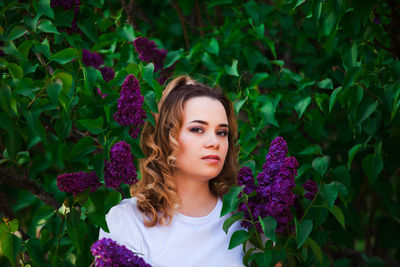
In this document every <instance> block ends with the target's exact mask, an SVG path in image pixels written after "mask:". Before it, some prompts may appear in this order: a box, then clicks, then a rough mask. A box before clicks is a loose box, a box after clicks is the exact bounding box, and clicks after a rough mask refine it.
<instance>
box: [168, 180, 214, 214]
mask: <svg viewBox="0 0 400 267" xmlns="http://www.w3.org/2000/svg"><path fill="white" fill-rule="evenodd" d="M174 178H175V179H176V184H177V187H178V195H179V198H180V199H181V203H180V204H181V205H180V207H179V209H178V212H179V213H181V214H183V215H186V216H190V217H203V216H206V215H207V214H209V213H210V212H211V211H212V210H213V209H214V208H215V205H216V204H217V201H218V197H216V196H214V195H213V194H212V193H211V192H210V188H209V186H208V181H202V180H196V179H190V178H188V177H184V176H183V175H180V174H178V173H176V174H174Z"/></svg>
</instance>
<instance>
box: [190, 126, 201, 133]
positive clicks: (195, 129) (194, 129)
mask: <svg viewBox="0 0 400 267" xmlns="http://www.w3.org/2000/svg"><path fill="white" fill-rule="evenodd" d="M190 131H191V132H193V133H202V132H203V129H202V128H199V127H194V128H192V129H190Z"/></svg>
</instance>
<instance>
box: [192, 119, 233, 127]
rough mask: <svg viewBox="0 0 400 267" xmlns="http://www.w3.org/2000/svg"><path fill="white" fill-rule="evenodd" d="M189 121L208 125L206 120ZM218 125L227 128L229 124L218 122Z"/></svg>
mask: <svg viewBox="0 0 400 267" xmlns="http://www.w3.org/2000/svg"><path fill="white" fill-rule="evenodd" d="M189 123H200V124H204V125H208V122H206V121H202V120H193V121H191V122H189ZM218 127H227V128H229V125H228V124H226V123H221V124H218Z"/></svg>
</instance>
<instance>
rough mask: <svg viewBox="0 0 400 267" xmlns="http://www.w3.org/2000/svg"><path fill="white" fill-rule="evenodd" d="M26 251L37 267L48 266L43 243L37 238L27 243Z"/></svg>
mask: <svg viewBox="0 0 400 267" xmlns="http://www.w3.org/2000/svg"><path fill="white" fill-rule="evenodd" d="M25 245H26V249H27V251H28V254H29V256H30V258H31V259H32V261H33V263H34V264H35V265H37V266H46V264H45V259H44V255H45V253H44V251H43V246H42V243H40V240H39V239H37V238H31V239H29V240H28V241H26V243H25Z"/></svg>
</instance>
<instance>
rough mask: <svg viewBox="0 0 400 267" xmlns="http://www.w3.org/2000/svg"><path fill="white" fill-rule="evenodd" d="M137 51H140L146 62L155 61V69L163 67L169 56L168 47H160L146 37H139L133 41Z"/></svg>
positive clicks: (140, 55)
mask: <svg viewBox="0 0 400 267" xmlns="http://www.w3.org/2000/svg"><path fill="white" fill-rule="evenodd" d="M133 44H134V46H135V49H136V51H137V52H138V53H139V59H140V60H142V61H145V62H153V63H154V71H158V70H160V69H162V68H163V64H164V60H165V58H166V57H167V53H168V51H167V50H166V49H158V48H157V45H156V43H155V42H154V41H150V40H149V39H147V38H146V37H141V36H140V37H138V38H136V39H135V40H134V41H133Z"/></svg>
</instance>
